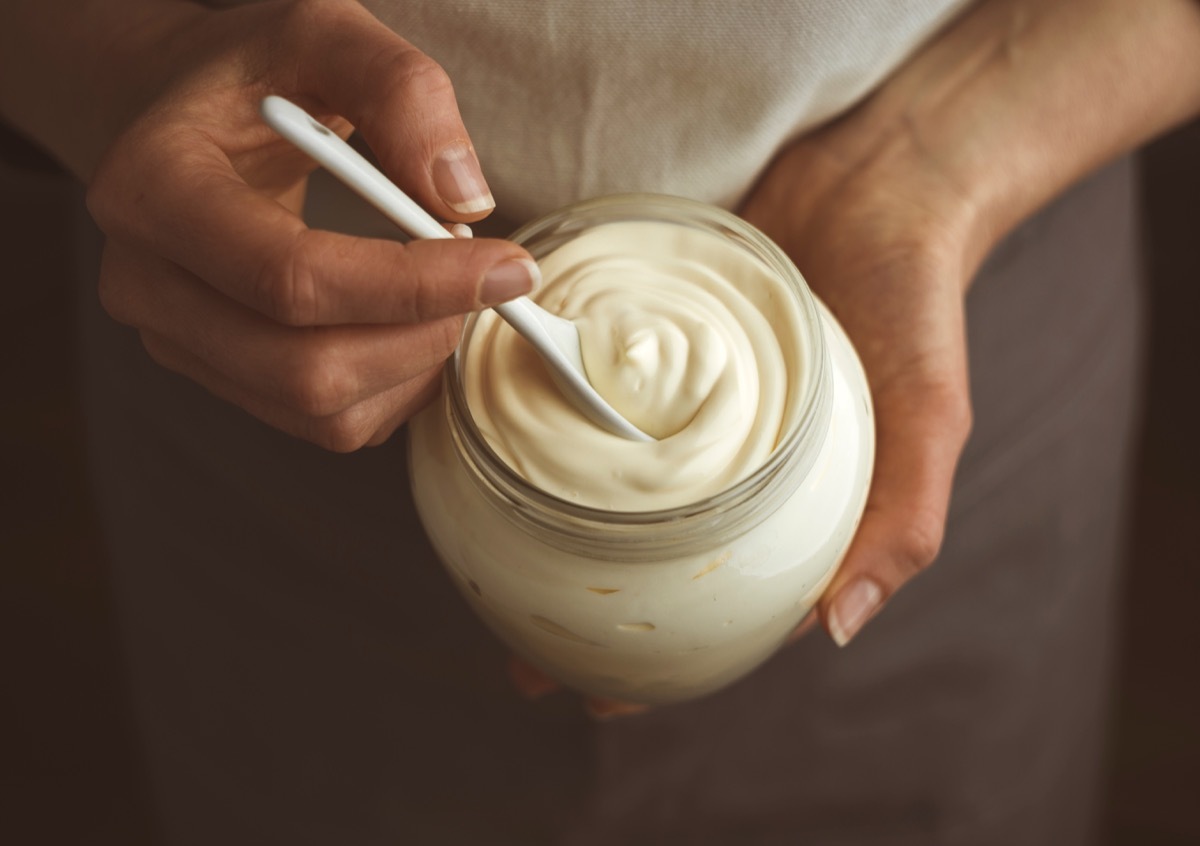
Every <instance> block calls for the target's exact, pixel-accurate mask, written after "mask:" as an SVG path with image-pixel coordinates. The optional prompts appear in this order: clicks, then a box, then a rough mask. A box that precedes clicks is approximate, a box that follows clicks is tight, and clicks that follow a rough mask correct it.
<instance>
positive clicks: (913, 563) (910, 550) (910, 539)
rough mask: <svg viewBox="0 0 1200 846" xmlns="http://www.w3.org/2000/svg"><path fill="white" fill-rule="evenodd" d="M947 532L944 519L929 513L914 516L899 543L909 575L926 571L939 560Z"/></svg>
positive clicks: (898, 546)
mask: <svg viewBox="0 0 1200 846" xmlns="http://www.w3.org/2000/svg"><path fill="white" fill-rule="evenodd" d="M944 532H945V527H944V525H943V522H942V519H941V518H940V517H939V516H937V515H935V514H931V513H928V512H924V513H918V514H915V515H913V517H912V519H911V520H909V521H908V523H907V524H906V525H905V527H904V530H903V532H902V533H901V536H900V538H899V539H898V542H897V547H896V549H897V553H898V555H899V557H900V560H901V564H902V565H903V566H904V568H905V570H906V571H907V572H908V573H909V574H916V573H919V572H921V571H922V570H925V569H927V568H928V567H929V565H931V564H932V563H933V562H934V559H936V558H937V555H938V552H939V551H940V550H941V548H942V537H943V534H944Z"/></svg>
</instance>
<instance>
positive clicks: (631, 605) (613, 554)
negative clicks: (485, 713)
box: [409, 195, 874, 703]
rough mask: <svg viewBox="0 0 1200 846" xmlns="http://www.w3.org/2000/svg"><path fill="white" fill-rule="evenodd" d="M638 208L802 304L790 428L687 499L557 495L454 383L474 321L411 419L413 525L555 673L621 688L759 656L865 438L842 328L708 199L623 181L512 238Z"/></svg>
mask: <svg viewBox="0 0 1200 846" xmlns="http://www.w3.org/2000/svg"><path fill="white" fill-rule="evenodd" d="M630 221H645V222H654V223H658V224H661V223H667V224H670V225H671V226H679V227H688V228H692V229H698V230H701V231H704V232H707V233H711V234H714V235H716V236H717V237H719V238H721V239H723V240H725V241H726V242H728V243H729V244H731V245H733V246H734V247H735V248H736V250H738V251H740V252H741V253H744V255H745V256H746V257H747V261H755V262H758V263H761V264H765V265H766V266H767V267H768V268H770V271H771V272H772V273H773V274H775V275H776V276H777V277H778V278H779V280H781V281H782V282H783V285H782V290H784V291H786V292H787V293H786V296H788V297H791V298H793V301H792V305H795V306H797V307H798V313H799V315H800V323H801V327H800V328H801V331H800V332H799V333H798V335H797V338H796V339H795V342H796V343H797V344H798V348H797V350H795V354H796V360H798V361H801V362H803V363H804V367H805V369H806V371H807V372H806V373H805V378H804V379H802V380H796V381H795V383H794V387H795V390H796V396H794V397H790V409H791V410H790V412H789V414H788V415H787V416H786V420H787V426H786V428H785V430H784V431H783V432H782V433H781V435H780V437H779V439H778V442H777V444H776V446H775V448H774V450H773V451H772V452H771V454H770V455H769V457H768V458H767V459H766V461H765V462H764V463H763V464H762V466H760V467H758V468H757V469H756V470H754V471H753V472H752V473H750V475H749V476H747V477H746V478H744V479H742V480H740V481H738V482H736V483H735V484H732V485H731V486H729V487H728V488H726V489H725V490H722V491H720V492H719V493H717V494H715V495H713V496H709V497H706V498H704V499H702V500H700V501H697V502H693V503H688V504H686V505H683V506H680V507H676V508H670V509H665V510H659V511H640V512H629V511H608V510H601V509H596V508H589V507H585V506H581V505H578V504H576V503H572V502H568V501H566V500H564V499H559V498H556V497H554V496H551V495H549V494H547V493H545V492H544V491H542V490H539V489H538V488H537V487H535V486H533V485H531V484H530V483H529V482H527V481H526V480H525V479H524V478H523V477H522V476H521V475H520V474H518V473H516V472H515V471H514V470H513V469H512V468H510V467H509V466H508V465H507V464H506V463H505V462H504V461H503V460H502V459H501V458H500V457H499V456H498V455H497V453H496V451H495V450H493V449H492V447H491V446H490V445H489V443H488V441H487V439H486V438H485V437H484V435H483V433H482V432H481V431H480V429H479V427H478V426H476V425H475V421H474V420H473V417H472V412H471V408H470V406H469V404H468V402H467V396H466V392H465V391H464V378H465V376H466V375H467V374H466V373H464V368H465V367H467V366H468V355H467V352H468V351H469V350H470V345H471V342H472V338H473V334H474V332H475V329H476V325H477V320H476V318H471V319H469V320H468V322H467V325H466V327H465V328H464V334H463V341H462V343H461V344H460V347H459V351H458V352H457V353H456V355H455V357H454V359H453V360H452V361H451V362H450V364H449V366H448V367H447V370H446V379H445V385H444V390H443V395H442V397H441V399H440V400H439V401H437V402H435V403H433V404H432V405H431V406H430V407H428V408H427V409H425V410H424V411H423V412H422V413H421V414H419V415H418V416H417V417H416V418H415V419H414V420H413V421H412V423H411V425H410V429H409V431H410V463H409V466H410V473H411V477H412V485H413V491H414V498H415V501H416V504H417V508H418V511H419V513H420V516H421V519H422V522H423V524H424V525H425V528H426V531H427V533H428V534H429V537H430V539H431V541H432V543H433V545H434V547H435V549H436V550H437V552H438V555H439V557H440V558H441V560H442V562H443V564H444V565H445V567H446V569H447V571H448V573H449V574H450V576H451V577H452V578H453V580H454V581H455V583H456V585H457V586H458V587H459V589H460V591H461V592H462V594H463V596H464V597H465V598H466V600H467V601H468V602H469V603H470V604H471V606H472V607H473V608H474V610H475V612H476V613H477V614H478V615H479V616H480V617H481V618H482V619H483V620H484V621H485V622H486V623H487V624H488V625H489V627H490V628H491V629H492V630H493V631H494V632H495V633H496V634H497V635H498V636H499V637H500V638H501V639H502V640H503V641H504V642H505V643H506V644H507V645H508V646H509V647H510V648H511V649H513V650H514V651H515V652H516V653H517V654H519V655H520V656H521V657H523V658H524V659H525V660H527V661H529V662H530V663H532V664H533V665H535V666H537V667H539V668H540V669H542V670H543V671H545V672H546V673H547V674H549V675H550V676H552V677H554V678H556V679H558V680H560V681H562V682H563V683H564V684H565V685H567V686H569V687H572V688H574V689H577V690H579V691H582V692H586V693H589V694H594V695H601V696H609V697H614V698H619V699H625V700H629V701H637V702H647V703H661V702H670V701H678V700H682V699H687V698H691V697H695V696H700V695H703V694H705V693H708V692H711V691H713V690H716V689H718V688H720V687H722V686H724V685H726V684H728V683H730V682H732V681H734V680H735V679H737V678H738V677H740V676H742V675H744V674H745V673H747V672H749V671H751V670H752V669H753V668H754V667H756V666H758V665H759V664H760V663H761V662H762V661H764V660H766V659H767V658H768V657H769V656H770V655H771V653H772V652H774V651H775V649H777V648H778V647H779V646H780V645H781V644H782V643H783V642H784V640H785V639H786V637H787V635H788V634H789V632H790V631H791V630H792V629H793V628H794V626H795V625H796V624H797V623H798V622H799V621H800V620H801V619H802V618H803V617H804V616H805V614H807V613H808V611H809V610H811V608H812V606H813V605H814V604H815V602H816V600H817V599H818V598H819V596H820V594H821V592H822V590H823V589H824V588H825V586H826V585H827V584H828V582H829V580H830V579H831V578H832V576H833V573H834V572H835V570H836V566H837V564H838V563H839V561H840V560H841V557H842V556H843V555H844V553H845V550H846V548H847V547H848V545H849V542H850V540H851V538H852V537H853V533H854V530H855V528H856V527H857V524H858V520H859V518H860V517H861V513H862V509H863V506H864V504H865V500H866V492H867V487H868V485H869V481H870V474H871V465H872V460H873V453H874V442H873V437H874V433H873V423H872V420H871V407H870V400H869V394H868V391H867V386H866V380H865V377H864V375H863V373H862V368H861V366H860V365H859V363H858V360H857V358H856V356H855V354H854V352H853V349H852V348H851V346H850V344H849V341H848V340H847V339H846V337H845V334H844V333H843V332H842V330H841V329H840V327H838V326H837V324H836V322H835V321H834V320H833V319H832V317H831V316H830V315H829V313H828V311H827V310H826V309H825V308H824V306H822V305H821V304H820V303H819V302H818V301H817V300H816V298H815V297H813V296H812V294H811V292H810V291H809V290H808V287H807V285H806V284H805V282H804V280H803V278H802V277H801V275H800V274H799V272H798V271H797V270H796V268H795V267H794V266H793V265H792V264H791V262H790V261H789V260H788V259H787V257H786V256H785V255H783V253H782V252H781V251H780V250H779V249H778V248H777V247H775V245H774V244H773V243H771V242H770V241H769V240H768V239H766V238H765V237H764V236H763V235H762V234H761V233H759V232H758V231H757V230H755V229H753V228H752V227H750V226H749V225H748V224H746V223H745V222H744V221H742V220H740V219H739V218H737V217H736V216H734V215H731V214H729V213H727V212H725V211H723V210H721V209H717V208H714V207H711V206H707V205H703V204H700V203H695V202H691V201H686V200H681V199H678V198H672V197H661V196H653V195H623V196H618V197H609V198H602V199H600V200H593V201H588V202H585V203H581V204H578V205H575V206H571V207H568V208H566V209H562V210H559V211H557V212H554V213H552V214H550V215H548V216H546V217H544V218H542V219H540V220H538V221H535V222H534V223H532V224H530V225H529V226H526V227H524V228H523V229H521V230H519V231H518V232H517V233H516V234H515V235H514V236H513V239H514V240H515V241H517V242H518V243H522V244H523V245H524V246H525V247H526V248H527V249H528V250H529V251H530V252H531V253H532V254H533V255H534V257H535V258H537V259H539V260H541V259H542V258H543V257H544V256H546V255H548V254H550V253H552V252H553V251H554V250H555V249H557V248H558V247H560V246H562V245H563V244H565V243H567V242H568V241H571V240H572V239H575V238H578V237H580V236H581V235H582V234H583V233H585V232H588V231H591V230H593V229H594V228H596V227H599V226H603V225H605V224H609V223H613V222H630Z"/></svg>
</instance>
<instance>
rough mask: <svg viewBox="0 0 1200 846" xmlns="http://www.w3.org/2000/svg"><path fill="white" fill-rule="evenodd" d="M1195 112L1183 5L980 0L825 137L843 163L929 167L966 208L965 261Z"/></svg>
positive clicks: (1198, 31) (1190, 40)
mask: <svg viewBox="0 0 1200 846" xmlns="http://www.w3.org/2000/svg"><path fill="white" fill-rule="evenodd" d="M1198 112H1200V3H1197V2H1195V0H1143V1H1142V2H1137V3H1132V2H1129V0H1058V2H1048V0H985V2H983V3H981V4H979V5H978V6H977V7H975V8H974V9H972V10H971V11H970V12H969V13H968V14H967V15H966V16H965V17H964V18H963V19H961V20H960V21H959V22H957V23H956V24H955V25H954V26H953V27H951V28H950V29H948V30H947V31H946V32H945V33H944V34H943V35H942V36H941V37H940V38H938V39H936V40H935V41H934V42H933V43H932V44H931V45H929V46H928V47H927V48H926V49H925V50H923V51H922V52H921V53H920V54H919V55H918V56H917V57H916V58H915V59H914V60H913V61H912V62H910V63H909V64H908V65H907V66H906V67H905V68H904V69H903V70H902V71H901V72H900V73H898V74H897V75H896V76H895V77H894V78H893V79H892V80H891V81H890V82H889V83H888V84H886V85H885V86H884V88H883V89H881V91H880V92H879V93H878V94H877V95H876V96H875V97H873V98H872V99H871V100H870V101H869V102H867V103H866V104H864V105H863V106H862V107H861V108H860V109H858V110H857V111H856V112H854V113H853V114H852V115H850V116H848V117H847V119H846V120H844V121H843V122H842V123H841V124H839V125H838V126H835V127H833V129H832V132H833V133H835V134H836V135H837V143H836V144H833V145H828V146H829V147H832V148H836V149H837V150H838V151H839V152H838V157H839V158H840V159H842V164H843V166H847V167H857V168H862V167H869V168H871V169H875V168H878V169H879V170H878V172H879V173H886V174H899V173H902V172H905V171H909V172H912V171H915V170H920V169H924V170H926V171H928V170H931V169H932V170H933V171H936V174H937V177H936V178H937V179H938V180H939V181H940V182H941V184H942V185H943V187H944V188H945V190H946V191H947V192H948V193H953V194H955V195H956V201H957V202H959V203H960V204H961V205H960V208H961V210H962V213H963V214H965V215H967V216H970V217H971V221H972V222H971V227H972V239H973V243H972V249H971V250H970V251H969V252H970V254H969V255H968V257H967V260H968V262H969V263H972V264H973V263H975V262H977V261H978V260H980V259H982V257H983V254H984V253H986V252H987V250H989V249H990V248H991V246H992V245H994V243H995V242H996V241H997V240H998V239H999V238H1000V237H1001V236H1002V235H1003V234H1004V233H1005V232H1006V231H1008V230H1009V229H1010V228H1012V227H1013V226H1015V225H1016V224H1017V223H1019V222H1020V221H1021V220H1023V219H1024V218H1026V217H1028V216H1029V215H1030V214H1032V213H1033V212H1034V211H1036V210H1037V209H1038V208H1039V207H1040V206H1041V205H1042V204H1043V203H1045V202H1047V201H1048V200H1049V199H1051V198H1052V197H1054V196H1055V195H1057V194H1058V193H1059V192H1061V191H1062V190H1063V189H1065V188H1066V187H1067V186H1069V185H1070V184H1071V183H1073V182H1074V181H1075V180H1077V179H1079V178H1080V177H1081V176H1083V175H1084V174H1086V173H1087V172H1089V171H1090V170H1092V169H1094V168H1095V167H1098V166H1099V165H1101V164H1103V163H1104V162H1106V161H1108V160H1110V159H1112V158H1114V157H1116V156H1118V155H1120V154H1122V153H1124V152H1127V151H1130V150H1132V149H1134V148H1136V147H1137V146H1139V145H1141V144H1142V143H1144V142H1146V141H1148V140H1149V139H1151V138H1153V137H1154V136H1156V135H1158V134H1160V133H1162V132H1164V131H1166V130H1167V129H1169V128H1171V127H1173V126H1175V125H1177V124H1179V123H1181V122H1183V121H1185V120H1187V119H1188V118H1189V117H1191V116H1193V115H1195V114H1197V113H1198ZM968 276H969V274H968Z"/></svg>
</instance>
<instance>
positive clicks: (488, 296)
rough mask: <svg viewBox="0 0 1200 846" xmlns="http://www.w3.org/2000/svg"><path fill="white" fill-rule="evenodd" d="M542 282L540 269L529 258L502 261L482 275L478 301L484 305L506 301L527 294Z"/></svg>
mask: <svg viewBox="0 0 1200 846" xmlns="http://www.w3.org/2000/svg"><path fill="white" fill-rule="evenodd" d="M541 282H542V271H541V270H540V269H539V268H538V266H537V265H536V264H535V263H534V262H532V261H530V260H529V259H509V260H508V261H502V262H500V263H499V264H498V265H496V266H495V267H493V268H492V269H491V270H489V271H488V272H487V273H485V274H484V276H483V283H482V284H480V286H479V301H480V302H481V303H483V304H484V305H495V304H496V303H503V302H508V301H509V300H511V299H512V298H513V297H519V296H521V295H522V294H528V293H529V292H530V291H532V290H533V289H534V288H536V287H537V286H538V285H540V284H541Z"/></svg>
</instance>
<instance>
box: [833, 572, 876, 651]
mask: <svg viewBox="0 0 1200 846" xmlns="http://www.w3.org/2000/svg"><path fill="white" fill-rule="evenodd" d="M882 600H883V591H881V590H880V589H879V585H877V584H875V582H873V581H871V580H870V579H856V580H855V581H853V582H851V583H850V584H849V585H847V586H846V587H844V588H842V589H841V591H840V592H839V593H838V595H837V596H836V597H835V598H834V600H833V609H832V611H831V612H830V614H829V633H830V634H831V635H832V636H833V641H834V643H836V644H837V645H838V646H845V645H846V644H847V643H849V642H850V639H851V638H852V637H854V636H855V635H856V634H858V630H859V629H861V628H862V627H863V624H864V623H866V622H867V620H868V619H870V617H871V615H872V614H874V613H875V610H876V609H877V608H878V607H879V603H880V602H881V601H882Z"/></svg>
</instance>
